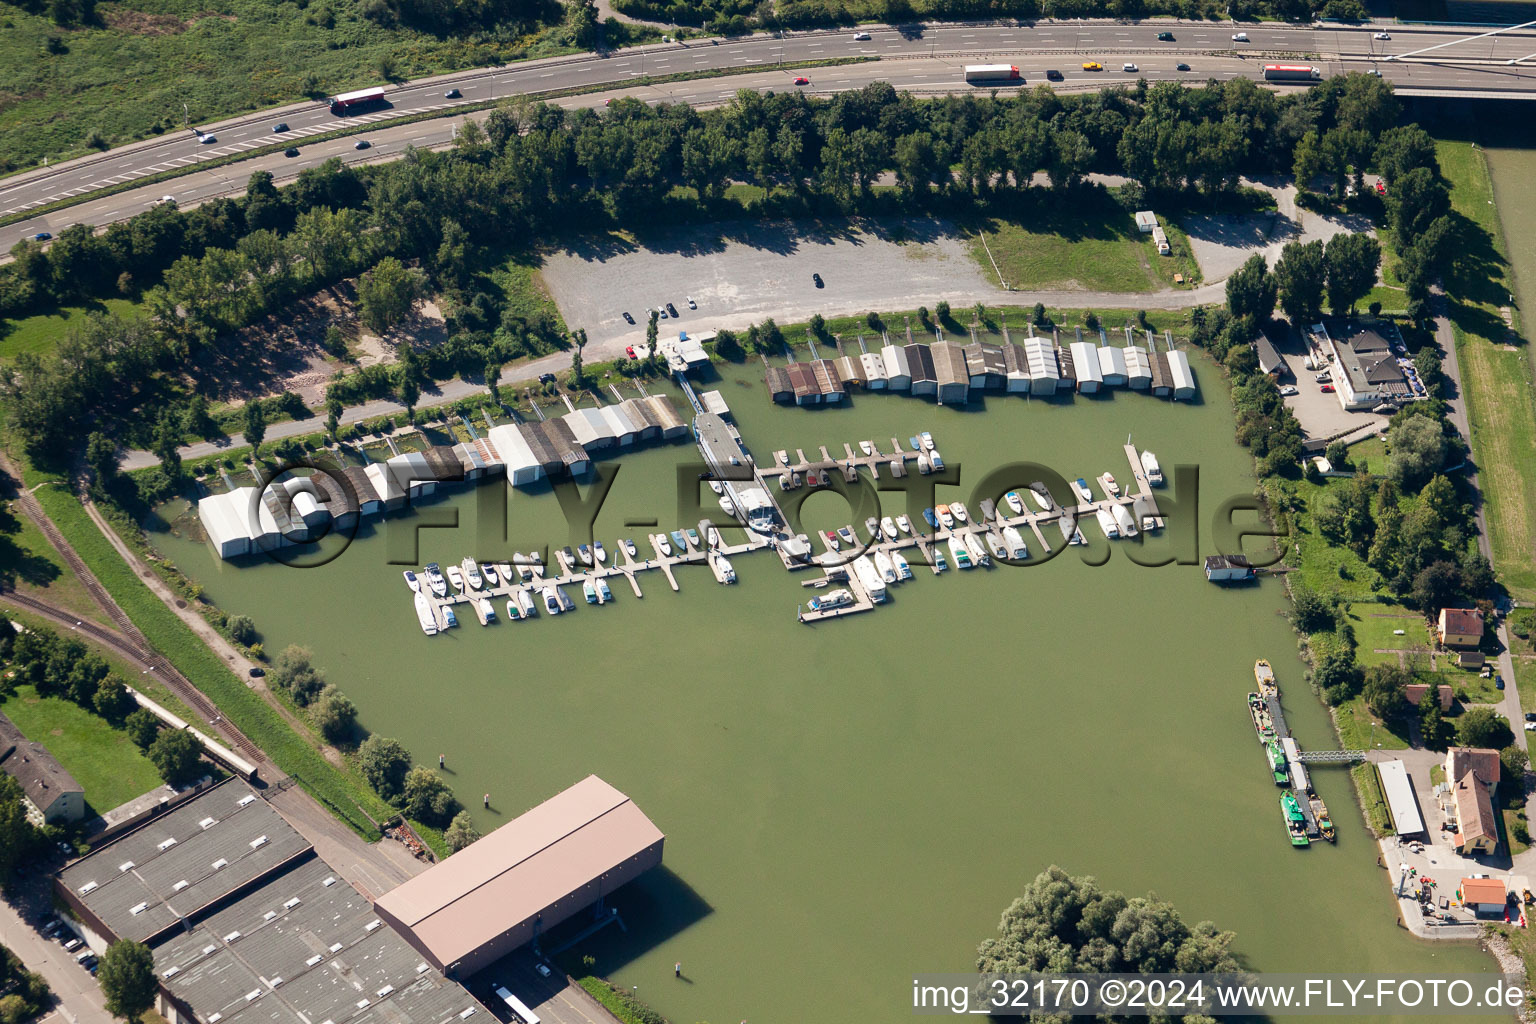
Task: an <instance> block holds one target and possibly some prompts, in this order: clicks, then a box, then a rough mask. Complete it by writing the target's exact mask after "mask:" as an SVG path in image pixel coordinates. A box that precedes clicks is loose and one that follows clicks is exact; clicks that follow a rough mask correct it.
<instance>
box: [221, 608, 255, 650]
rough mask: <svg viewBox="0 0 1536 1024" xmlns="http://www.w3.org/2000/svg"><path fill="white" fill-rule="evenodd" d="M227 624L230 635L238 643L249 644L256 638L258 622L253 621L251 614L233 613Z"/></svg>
mask: <svg viewBox="0 0 1536 1024" xmlns="http://www.w3.org/2000/svg"><path fill="white" fill-rule="evenodd" d="M227 625H228V626H229V635H230V636H231V637H232V638H233V639H234V641H235V643H237V644H246V645H249V644H250V643H251V642H252V641H253V640H255V639H256V623H255V622H253V621H251V617H250V616H249V615H231V616H230V617H229V622H228V623H227Z"/></svg>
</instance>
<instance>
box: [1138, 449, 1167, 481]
mask: <svg viewBox="0 0 1536 1024" xmlns="http://www.w3.org/2000/svg"><path fill="white" fill-rule="evenodd" d="M1141 469H1142V472H1144V473H1146V474H1147V483H1149V484H1151V485H1152V486H1153V487H1161V486H1163V467H1162V466H1160V465H1158V464H1157V456H1156V455H1153V454H1152V453H1151V452H1142V453H1141Z"/></svg>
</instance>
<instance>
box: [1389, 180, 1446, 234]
mask: <svg viewBox="0 0 1536 1024" xmlns="http://www.w3.org/2000/svg"><path fill="white" fill-rule="evenodd" d="M1450 209H1451V194H1450V192H1449V190H1448V189H1447V188H1446V187H1445V183H1444V182H1443V181H1441V180H1440V179H1439V178H1438V177H1437V176H1436V175H1435V173H1434V172H1433V171H1431V170H1430V169H1429V168H1427V167H1415V168H1414V169H1413V170H1411V171H1409V172H1408V173H1406V174H1404V175H1403V176H1402V177H1401V178H1400V179H1398V181H1397V182H1396V183H1395V184H1394V185H1393V186H1392V188H1391V190H1390V191H1389V192H1388V193H1387V222H1388V223H1389V224H1390V225H1391V226H1392V240H1393V242H1394V243H1395V244H1396V245H1397V248H1398V249H1399V250H1400V251H1401V250H1404V249H1407V248H1408V247H1409V246H1411V245H1413V244H1414V243H1416V242H1418V241H1419V240H1420V238H1421V237H1422V236H1423V235H1425V234H1426V233H1427V232H1428V231H1429V228H1430V225H1431V224H1432V223H1434V222H1435V221H1436V220H1438V219H1439V218H1441V217H1444V216H1445V215H1446V214H1447V213H1449V212H1450Z"/></svg>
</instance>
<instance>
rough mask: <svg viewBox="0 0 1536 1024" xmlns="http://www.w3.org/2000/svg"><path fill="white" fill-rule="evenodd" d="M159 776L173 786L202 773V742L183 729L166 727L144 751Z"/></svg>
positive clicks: (189, 780)
mask: <svg viewBox="0 0 1536 1024" xmlns="http://www.w3.org/2000/svg"><path fill="white" fill-rule="evenodd" d="M144 754H145V756H146V757H148V758H149V759H150V760H151V761H152V762H154V765H155V767H156V768H157V769H159V771H160V777H161V778H162V779H164V780H165V781H166V782H168V783H170V784H171V785H173V786H180V785H184V784H185V783H188V782H191V781H192V780H193V779H195V778H197V777H198V776H199V775H201V774H202V773H203V768H202V756H203V744H202V742H201V741H200V740H198V738H197V737H196V736H194V735H192V734H191V733H190V732H188V731H186V730H185V729H167V730H166V731H165V732H163V733H161V734H160V735H159V736H156V737H155V741H154V742H153V743H151V744H150V745H149V749H148V750H146V751H145V752H144Z"/></svg>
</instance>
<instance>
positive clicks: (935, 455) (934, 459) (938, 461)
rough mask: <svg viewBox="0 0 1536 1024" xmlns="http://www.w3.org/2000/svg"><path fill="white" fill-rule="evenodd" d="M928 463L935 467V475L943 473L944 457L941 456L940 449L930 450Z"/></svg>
mask: <svg viewBox="0 0 1536 1024" xmlns="http://www.w3.org/2000/svg"><path fill="white" fill-rule="evenodd" d="M928 461H929V463H931V464H932V465H933V471H934V472H935V473H942V472H943V471H944V457H943V456H942V455H940V454H939V452H938V449H936V448H933V449H929V451H928Z"/></svg>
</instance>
